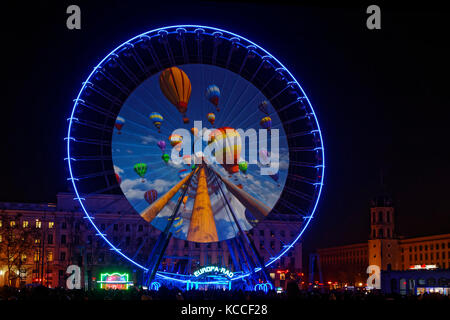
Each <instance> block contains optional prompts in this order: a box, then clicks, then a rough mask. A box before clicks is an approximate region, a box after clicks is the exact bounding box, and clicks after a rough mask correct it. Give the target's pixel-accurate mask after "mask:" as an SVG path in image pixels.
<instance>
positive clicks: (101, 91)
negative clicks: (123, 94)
mask: <svg viewBox="0 0 450 320" xmlns="http://www.w3.org/2000/svg"><path fill="white" fill-rule="evenodd" d="M86 88H87V90H88V94H89V90H92V91H94V92H95V93H97V94H98V95H100V96H101V97H103V98H105V99H106V100H108V101H109V102H111V103H112V104H114V105H116V106H117V107H120V106H121V102H120V101H119V99H117V98H116V97H115V96H113V95H112V94H110V93H109V92H107V91H106V90H104V89H102V88H101V87H100V86H99V85H98V84H95V85H94V84H93V83H92V82H87V83H86Z"/></svg>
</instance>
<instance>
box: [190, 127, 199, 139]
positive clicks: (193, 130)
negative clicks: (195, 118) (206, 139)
mask: <svg viewBox="0 0 450 320" xmlns="http://www.w3.org/2000/svg"><path fill="white" fill-rule="evenodd" d="M191 133H192V134H193V135H194V137H197V136H198V128H196V127H193V128H191Z"/></svg>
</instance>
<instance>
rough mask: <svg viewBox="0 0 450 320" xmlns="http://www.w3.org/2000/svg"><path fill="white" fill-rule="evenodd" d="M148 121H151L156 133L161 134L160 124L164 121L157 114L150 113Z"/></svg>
mask: <svg viewBox="0 0 450 320" xmlns="http://www.w3.org/2000/svg"><path fill="white" fill-rule="evenodd" d="M149 118H150V120H152V121H153V125H154V126H155V127H156V128H157V129H158V132H161V130H160V129H161V124H162V122H163V121H164V118H163V116H162V115H161V114H159V113H158V112H152V113H150V115H149Z"/></svg>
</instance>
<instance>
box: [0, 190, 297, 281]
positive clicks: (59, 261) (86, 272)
mask: <svg viewBox="0 0 450 320" xmlns="http://www.w3.org/2000/svg"><path fill="white" fill-rule="evenodd" d="M87 201H89V208H91V210H95V224H96V226H97V227H98V231H97V230H95V229H94V228H93V227H92V226H91V224H90V223H89V222H88V221H87V219H86V218H85V216H84V214H83V213H82V212H81V210H80V207H79V204H78V202H77V201H74V196H73V195H72V194H67V193H61V194H58V195H57V202H56V203H44V204H42V203H41V204H34V203H8V202H1V203H0V228H4V225H3V223H2V222H1V221H2V219H3V220H8V219H14V220H16V221H17V224H16V227H17V228H34V229H38V231H39V233H38V234H39V236H37V239H35V240H34V244H33V247H32V250H31V252H29V254H27V255H26V257H24V259H25V262H24V265H23V270H22V273H21V277H19V279H18V281H17V282H16V283H15V285H19V284H20V283H21V284H31V283H42V284H44V285H48V286H49V287H62V286H65V282H66V278H67V275H66V269H67V267H68V266H69V265H71V264H76V265H79V266H83V268H82V270H83V271H82V272H83V276H84V277H83V279H84V281H83V283H84V285H86V286H89V287H94V286H96V285H97V284H96V281H97V280H98V279H99V276H100V274H101V273H102V272H110V271H121V272H124V271H126V272H128V273H130V280H132V281H133V282H134V283H136V284H140V283H141V281H142V271H141V269H140V268H139V267H137V266H135V265H133V264H132V263H130V262H129V261H127V260H126V259H124V258H123V257H121V256H120V255H119V254H118V253H117V252H115V251H114V250H111V247H110V246H109V245H108V244H107V243H105V241H104V240H103V239H102V238H101V237H99V236H98V234H99V232H100V233H103V234H106V235H107V239H108V240H109V241H110V242H111V243H112V244H114V245H115V246H116V247H119V248H120V250H121V252H122V253H124V254H125V255H127V256H128V257H130V258H133V259H134V260H136V261H140V262H142V263H143V264H145V263H146V260H147V257H148V256H149V255H150V253H151V250H152V248H153V246H154V244H155V242H156V239H157V237H158V235H159V233H160V232H159V231H158V230H157V229H155V228H153V227H152V226H150V225H149V224H148V223H147V222H145V221H144V220H143V219H142V218H141V217H140V216H139V215H138V214H136V213H135V212H134V211H133V210H130V205H129V203H128V201H127V200H126V199H125V198H123V197H121V196H113V195H98V196H91V197H89V199H88V200H87ZM278 218H280V217H275V216H273V217H271V218H270V219H269V218H268V219H266V220H264V221H261V222H260V223H259V224H258V225H256V227H255V228H253V229H252V230H251V231H250V232H249V233H248V235H249V236H250V237H251V238H252V239H253V241H254V244H255V246H256V248H257V249H258V251H259V253H260V255H261V257H262V258H263V259H265V260H267V259H270V257H272V256H275V254H276V253H278V252H280V250H282V249H283V246H284V244H287V243H289V242H290V241H291V240H292V239H293V237H296V236H297V233H296V230H298V229H299V228H300V224H301V223H300V221H298V219H295V217H288V218H286V217H283V219H281V218H280V219H278ZM0 234H1V229H0ZM0 241H5V239H3V240H2V239H1V237H0ZM3 244H4V243H3ZM1 254H2V253H0V255H1ZM0 264H1V263H0ZM210 264H213V265H221V266H225V267H227V268H229V269H230V270H233V269H234V266H233V262H232V259H231V257H230V253H229V251H228V246H227V245H226V243H225V242H215V243H210V244H202V243H193V242H188V241H184V240H180V239H175V238H172V239H171V241H170V243H169V245H168V248H167V250H166V253H165V255H164V257H163V259H162V262H161V270H166V271H171V272H177V271H180V270H183V272H186V271H187V272H188V273H193V272H194V271H195V269H196V268H199V267H201V266H206V265H210ZM181 268H184V269H181ZM277 270H283V272H284V271H286V270H289V271H290V272H301V270H302V247H301V243H298V244H296V245H295V246H294V248H292V249H291V250H290V251H289V252H288V253H287V254H286V255H285V256H284V257H282V258H281V259H280V260H278V261H277V263H274V264H273V265H272V266H271V269H270V270H268V272H269V274H270V275H271V276H272V277H273V279H274V282H275V285H276V286H282V287H284V286H285V280H284V277H283V276H282V275H281V276H280V273H277V272H276V271H277ZM7 279H8V274H7V268H6V266H5V265H0V285H3V284H6V283H7Z"/></svg>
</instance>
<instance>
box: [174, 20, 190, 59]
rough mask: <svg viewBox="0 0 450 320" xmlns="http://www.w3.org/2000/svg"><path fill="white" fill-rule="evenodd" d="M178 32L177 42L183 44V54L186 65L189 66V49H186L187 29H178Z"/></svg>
mask: <svg viewBox="0 0 450 320" xmlns="http://www.w3.org/2000/svg"><path fill="white" fill-rule="evenodd" d="M176 32H177V33H178V37H177V40H178V41H179V42H180V44H181V52H182V53H183V59H184V63H185V64H188V63H189V54H188V52H187V49H186V39H185V33H186V29H184V28H178V29H177V30H176Z"/></svg>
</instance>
